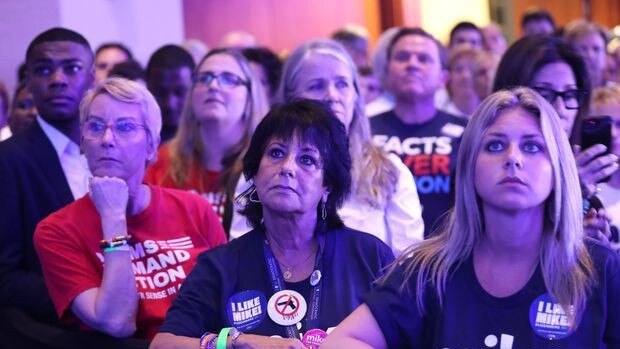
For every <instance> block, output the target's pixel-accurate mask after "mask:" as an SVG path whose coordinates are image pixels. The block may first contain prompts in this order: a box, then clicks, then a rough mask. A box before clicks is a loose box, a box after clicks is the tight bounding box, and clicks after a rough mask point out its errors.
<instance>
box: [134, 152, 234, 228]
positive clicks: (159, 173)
mask: <svg viewBox="0 0 620 349" xmlns="http://www.w3.org/2000/svg"><path fill="white" fill-rule="evenodd" d="M170 170H171V168H170V146H169V144H168V143H167V144H164V145H162V146H161V147H159V149H158V151H157V161H156V162H155V163H153V164H152V165H151V166H149V168H148V169H147V171H146V175H145V176H144V182H145V183H150V184H154V185H159V186H161V187H166V188H176V189H184V190H190V191H194V192H196V193H198V194H199V195H200V196H202V197H203V198H205V199H207V200H208V201H209V203H211V206H212V207H213V210H214V211H215V213H216V214H217V216H218V217H219V218H220V222H221V221H222V218H223V217H224V209H225V207H226V193H225V190H224V188H222V187H221V186H220V184H219V183H218V179H219V176H220V173H219V172H217V171H209V170H207V169H204V168H203V167H202V166H200V163H199V162H198V161H194V162H193V163H192V166H191V167H190V168H189V169H188V171H187V180H186V181H185V184H184V185H183V186H179V185H177V183H175V182H174V180H173V179H172V175H171V174H170Z"/></svg>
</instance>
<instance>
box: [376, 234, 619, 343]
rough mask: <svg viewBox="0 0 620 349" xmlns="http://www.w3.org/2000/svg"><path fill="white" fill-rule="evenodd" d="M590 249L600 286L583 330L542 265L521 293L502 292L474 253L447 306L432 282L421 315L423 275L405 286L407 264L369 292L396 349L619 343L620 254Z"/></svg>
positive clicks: (453, 281)
mask: <svg viewBox="0 0 620 349" xmlns="http://www.w3.org/2000/svg"><path fill="white" fill-rule="evenodd" d="M589 251H590V255H591V256H592V259H593V262H594V265H595V268H596V272H597V277H598V284H597V286H596V287H595V288H594V290H593V291H592V293H591V294H590V296H589V297H588V300H587V304H586V308H585V311H584V312H583V314H582V315H581V317H580V320H579V321H578V326H577V327H576V328H575V329H571V328H569V327H568V326H566V321H567V317H566V314H564V312H563V311H562V310H561V308H559V307H558V305H557V304H556V303H555V302H553V300H552V299H551V298H550V297H549V294H548V293H547V290H546V288H545V284H544V281H543V277H542V272H541V270H540V267H538V268H537V270H536V271H535V272H534V275H532V277H531V279H530V280H529V281H528V283H527V284H526V285H525V287H523V288H522V289H521V290H519V291H518V292H517V293H515V294H513V295H511V296H509V297H503V298H497V297H494V296H492V295H490V294H488V293H487V292H486V291H485V290H484V289H483V288H482V286H481V285H480V283H479V282H478V279H477V278H476V275H475V272H474V267H473V262H472V259H471V258H470V259H468V260H466V261H464V262H463V264H461V266H460V267H459V268H457V269H456V270H455V272H454V274H452V277H451V278H450V280H449V281H448V283H447V286H446V293H445V296H444V297H445V298H444V303H443V308H442V307H440V306H439V301H438V298H437V294H436V292H435V291H434V288H431V287H430V286H429V287H427V288H426V290H425V297H424V304H425V314H424V315H421V314H420V312H419V311H418V308H417V305H416V299H415V289H416V287H415V286H416V284H415V282H416V280H415V279H416V277H415V276H416V274H415V273H414V275H413V277H411V278H410V279H409V280H408V286H409V290H410V292H408V291H403V292H402V293H401V292H400V289H399V288H400V285H401V282H402V280H403V268H402V267H401V268H400V269H399V270H398V271H397V272H396V273H394V274H392V275H391V276H390V278H389V279H388V282H387V284H385V285H382V286H380V287H378V288H377V289H376V290H374V291H372V292H371V293H370V294H369V295H368V297H367V298H366V304H367V305H368V306H369V307H370V310H371V312H372V314H373V316H374V317H375V319H376V320H377V323H378V324H379V326H380V327H381V330H382V332H383V335H384V337H385V339H386V341H387V344H388V347H389V348H424V349H426V348H428V349H465V348H480V349H483V348H494V349H556V348H563V349H569V348H570V349H586V348H587V349H597V348H599V349H603V348H608V349H618V348H620V258H619V257H618V255H617V254H615V253H613V251H611V250H610V249H608V248H606V247H602V246H600V245H594V244H592V245H590V246H589ZM551 338H553V339H551Z"/></svg>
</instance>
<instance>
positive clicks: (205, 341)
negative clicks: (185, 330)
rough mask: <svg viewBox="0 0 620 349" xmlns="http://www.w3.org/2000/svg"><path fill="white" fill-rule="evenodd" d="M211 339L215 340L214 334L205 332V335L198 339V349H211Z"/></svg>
mask: <svg viewBox="0 0 620 349" xmlns="http://www.w3.org/2000/svg"><path fill="white" fill-rule="evenodd" d="M213 338H217V335H216V334H215V333H211V332H205V334H203V335H202V337H200V342H199V344H200V349H211V347H210V346H209V343H210V342H212V340H213Z"/></svg>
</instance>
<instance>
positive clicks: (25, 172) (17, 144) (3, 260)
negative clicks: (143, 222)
mask: <svg viewBox="0 0 620 349" xmlns="http://www.w3.org/2000/svg"><path fill="white" fill-rule="evenodd" d="M72 201H73V195H72V193H71V189H70V188H69V184H68V182H67V179H66V177H65V174H64V172H63V170H62V167H61V165H60V160H59V158H58V154H57V153H56V151H55V149H54V147H53V145H52V143H51V142H50V140H49V139H48V138H47V136H46V135H45V133H44V132H43V130H42V129H41V126H40V125H39V123H38V122H36V121H35V122H33V123H32V125H31V126H30V127H29V128H28V129H26V130H24V131H23V132H21V133H20V134H17V135H14V136H13V137H11V138H9V139H8V140H6V141H4V142H1V143H0V306H15V307H17V308H20V309H22V310H24V311H25V312H26V313H28V314H30V315H31V316H33V317H35V318H39V319H41V320H50V321H53V320H52V319H57V316H56V314H55V312H54V308H53V305H52V302H51V299H50V297H49V295H48V293H47V289H46V287H45V283H44V281H43V276H42V272H41V266H40V264H39V259H38V257H37V254H36V252H35V249H34V245H33V242H32V238H33V235H34V230H35V227H36V226H37V224H38V223H39V222H40V221H41V220H42V219H43V218H45V217H47V215H49V214H50V213H52V212H54V211H56V210H58V209H60V208H62V207H63V206H65V205H67V204H68V203H70V202H72Z"/></svg>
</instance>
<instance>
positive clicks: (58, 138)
mask: <svg viewBox="0 0 620 349" xmlns="http://www.w3.org/2000/svg"><path fill="white" fill-rule="evenodd" d="M37 122H38V123H39V125H41V129H42V130H43V132H44V133H45V135H46V136H47V138H48V139H49V140H50V142H51V143H52V146H53V147H54V150H56V154H57V155H58V160H59V161H60V166H61V167H62V170H63V172H64V173H65V178H66V179H67V183H68V184H69V188H70V189H71V193H72V194H73V197H74V198H75V199H78V198H80V197H82V196H84V194H86V193H87V192H88V178H89V177H90V170H89V169H88V162H87V161H86V158H85V157H84V155H82V154H80V147H79V146H78V145H77V144H76V143H75V142H73V141H72V140H71V139H69V137H67V136H65V134H63V133H62V132H60V131H59V130H58V129H56V128H55V127H54V126H52V125H50V124H49V123H47V122H46V121H45V120H43V118H42V117H41V116H40V115H37Z"/></svg>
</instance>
